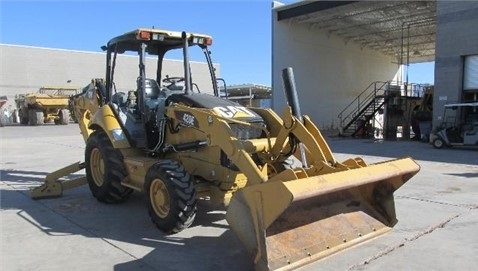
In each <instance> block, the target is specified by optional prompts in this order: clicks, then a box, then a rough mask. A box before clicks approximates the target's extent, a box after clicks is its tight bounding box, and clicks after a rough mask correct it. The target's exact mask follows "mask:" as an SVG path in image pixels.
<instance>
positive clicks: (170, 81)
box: [163, 77, 184, 85]
mask: <svg viewBox="0 0 478 271" xmlns="http://www.w3.org/2000/svg"><path fill="white" fill-rule="evenodd" d="M182 81H184V77H166V78H164V79H163V82H164V83H168V84H171V85H174V84H176V83H179V82H182Z"/></svg>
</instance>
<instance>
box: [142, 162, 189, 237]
mask: <svg viewBox="0 0 478 271" xmlns="http://www.w3.org/2000/svg"><path fill="white" fill-rule="evenodd" d="M145 191H146V192H147V196H148V197H147V198H148V212H149V216H150V217H151V220H152V221H153V223H154V224H155V225H156V226H157V227H158V228H159V229H160V230H161V231H163V232H165V233H167V234H172V233H177V232H180V231H182V230H184V229H186V228H188V227H189V226H190V225H191V224H192V223H193V221H194V218H195V217H196V211H197V200H196V190H195V188H194V184H193V182H192V180H191V176H190V175H189V173H187V172H186V171H185V170H184V167H183V166H182V165H181V164H179V163H178V162H176V161H173V160H162V161H159V162H157V163H156V164H154V165H153V166H152V167H151V168H150V169H149V170H148V173H147V174H146V178H145Z"/></svg>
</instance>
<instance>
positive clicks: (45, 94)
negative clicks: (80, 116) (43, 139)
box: [15, 86, 78, 125]
mask: <svg viewBox="0 0 478 271" xmlns="http://www.w3.org/2000/svg"><path fill="white" fill-rule="evenodd" d="M77 93H78V88H74V87H62V86H44V87H41V88H40V89H39V90H38V91H37V92H34V93H27V94H17V95H15V104H16V106H17V110H18V115H19V118H20V123H21V124H24V125H43V124H44V123H48V122H52V121H53V122H54V123H55V124H62V125H67V124H68V123H69V122H70V119H71V115H70V110H69V98H70V96H72V95H74V94H77Z"/></svg>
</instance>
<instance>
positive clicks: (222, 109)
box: [214, 106, 257, 118]
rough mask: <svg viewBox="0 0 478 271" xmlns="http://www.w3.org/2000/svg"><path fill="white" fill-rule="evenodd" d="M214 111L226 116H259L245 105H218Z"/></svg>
mask: <svg viewBox="0 0 478 271" xmlns="http://www.w3.org/2000/svg"><path fill="white" fill-rule="evenodd" d="M214 111H216V112H217V113H218V114H219V115H221V116H222V117H224V118H253V117H256V116H257V115H256V114H255V113H254V112H252V111H251V110H249V109H247V108H245V107H244V106H218V107H214Z"/></svg>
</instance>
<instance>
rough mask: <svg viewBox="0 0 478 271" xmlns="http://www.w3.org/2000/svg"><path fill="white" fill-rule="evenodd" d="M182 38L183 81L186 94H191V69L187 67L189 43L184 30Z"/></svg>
mask: <svg viewBox="0 0 478 271" xmlns="http://www.w3.org/2000/svg"><path fill="white" fill-rule="evenodd" d="M181 38H182V39H183V60H184V83H185V85H186V94H187V95H189V94H192V82H191V69H190V67H189V50H188V49H189V43H188V36H187V34H186V32H185V31H183V32H182V33H181Z"/></svg>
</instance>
